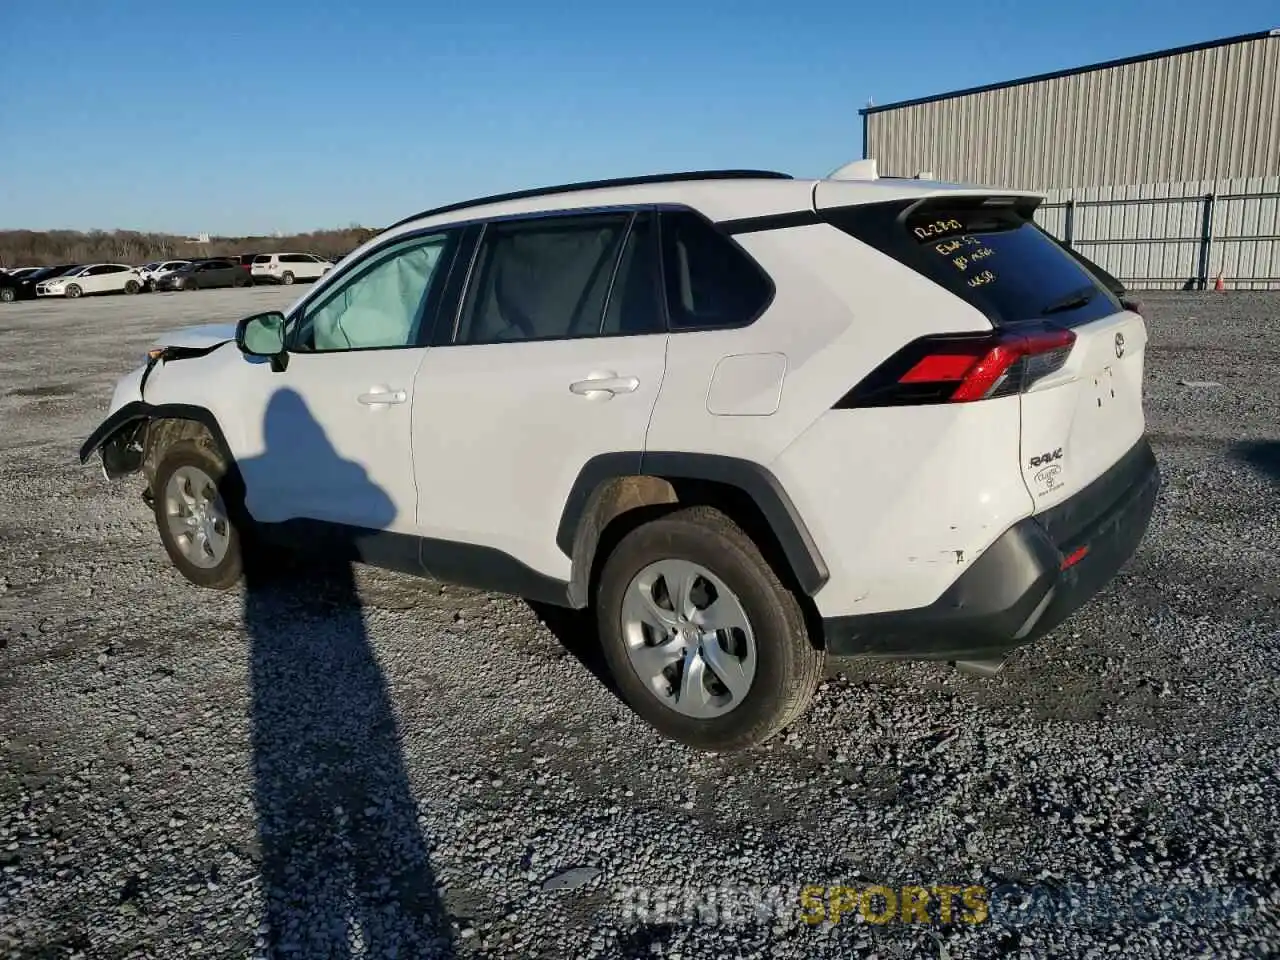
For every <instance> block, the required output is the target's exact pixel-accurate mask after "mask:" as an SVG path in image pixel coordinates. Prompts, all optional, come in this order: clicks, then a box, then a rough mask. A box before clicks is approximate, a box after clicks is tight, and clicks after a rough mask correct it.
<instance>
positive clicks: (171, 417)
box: [80, 400, 233, 476]
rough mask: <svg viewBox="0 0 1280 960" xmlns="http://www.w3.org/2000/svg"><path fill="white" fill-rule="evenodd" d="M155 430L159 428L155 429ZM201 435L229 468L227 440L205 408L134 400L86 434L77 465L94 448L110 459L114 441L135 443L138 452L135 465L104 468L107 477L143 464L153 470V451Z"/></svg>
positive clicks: (121, 463)
mask: <svg viewBox="0 0 1280 960" xmlns="http://www.w3.org/2000/svg"><path fill="white" fill-rule="evenodd" d="M157 427H160V428H161V429H160V430H157V429H156V428H157ZM144 431H145V432H144ZM140 434H141V435H140ZM202 435H206V436H208V438H209V440H210V441H211V442H212V444H213V445H214V446H215V447H216V448H217V449H218V452H219V454H221V456H222V457H223V458H224V460H225V461H226V462H227V465H228V466H231V465H232V462H233V458H232V456H231V449H230V447H228V446H227V439H226V437H225V436H224V434H223V432H222V427H221V426H219V424H218V420H217V418H216V417H215V416H214V415H213V413H212V412H210V411H209V410H208V409H206V408H205V407H199V406H195V405H193V404H185V403H165V404H150V403H147V402H146V401H144V400H134V401H132V402H131V403H126V404H125V405H124V406H123V407H121V408H120V409H119V410H117V411H116V412H115V413H113V414H111V416H109V417H107V419H105V420H104V421H102V423H101V424H99V425H98V428H97V429H96V430H94V431H93V433H92V434H90V435H89V438H88V439H87V440H85V442H84V444H83V445H81V447H80V462H81V463H84V462H86V461H87V460H88V459H89V457H91V456H93V454H94V452H95V451H97V450H98V449H102V450H103V455H104V458H110V457H112V456H113V454H112V453H111V451H113V450H114V449H115V448H116V445H117V442H118V441H121V440H124V441H127V442H133V441H139V442H140V443H141V448H142V449H141V452H140V455H139V456H138V457H137V462H136V463H134V462H133V461H132V459H128V460H119V459H117V460H116V468H117V469H116V472H115V473H114V474H111V471H110V467H109V468H108V472H109V475H116V476H118V475H121V474H124V473H132V472H134V471H136V470H138V469H142V468H144V467H145V466H147V465H150V466H151V467H154V463H155V459H156V454H157V451H158V450H162V449H163V448H164V447H167V446H168V445H169V444H171V443H174V442H176V441H178V440H182V439H194V438H198V437H200V436H202Z"/></svg>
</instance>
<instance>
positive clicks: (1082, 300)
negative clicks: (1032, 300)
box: [1040, 287, 1097, 317]
mask: <svg viewBox="0 0 1280 960" xmlns="http://www.w3.org/2000/svg"><path fill="white" fill-rule="evenodd" d="M1096 292H1097V291H1095V290H1094V288H1093V287H1081V288H1080V289H1079V290H1075V291H1073V292H1071V293H1069V294H1067V295H1066V296H1065V297H1063V298H1062V299H1061V300H1055V301H1053V303H1051V304H1049V305H1048V306H1047V307H1045V308H1044V309H1043V310H1041V311H1040V316H1042V317H1047V316H1049V314H1051V313H1061V312H1062V311H1063V310H1074V309H1075V308H1076V307H1083V306H1084V305H1085V304H1086V303H1088V302H1089V301H1090V300H1092V299H1093V295H1094V293H1096Z"/></svg>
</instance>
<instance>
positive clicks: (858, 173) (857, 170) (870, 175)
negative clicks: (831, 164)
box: [827, 158, 880, 180]
mask: <svg viewBox="0 0 1280 960" xmlns="http://www.w3.org/2000/svg"><path fill="white" fill-rule="evenodd" d="M827 179H828V180H879V179H880V174H878V173H877V172H876V161H875V159H874V158H873V159H870V160H854V161H853V162H852V163H846V164H845V165H844V166H843V167H840V168H839V169H837V170H832V171H831V172H830V173H829V174H827Z"/></svg>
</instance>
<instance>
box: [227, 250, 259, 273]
mask: <svg viewBox="0 0 1280 960" xmlns="http://www.w3.org/2000/svg"><path fill="white" fill-rule="evenodd" d="M257 256H258V254H256V253H237V254H235V255H233V256H230V257H228V258H227V259H228V260H234V261H235V262H236V263H238V264H240V269H241V270H243V271H244V272H245V273H249V272H250V271H251V270H252V268H253V261H254V260H255V259H256V258H257Z"/></svg>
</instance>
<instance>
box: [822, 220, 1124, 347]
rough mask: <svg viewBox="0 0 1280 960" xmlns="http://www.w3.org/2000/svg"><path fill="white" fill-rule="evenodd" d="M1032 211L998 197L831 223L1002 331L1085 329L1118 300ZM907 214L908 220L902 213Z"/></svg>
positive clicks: (1106, 312)
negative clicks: (1031, 324)
mask: <svg viewBox="0 0 1280 960" xmlns="http://www.w3.org/2000/svg"><path fill="white" fill-rule="evenodd" d="M1033 210H1034V206H1031V205H1028V204H1027V203H1025V202H1023V203H1022V204H1021V205H1018V204H1017V203H1010V202H1004V201H997V200H994V199H993V198H987V197H974V198H946V199H944V200H941V201H934V202H929V203H926V204H917V205H915V207H914V209H911V210H910V211H909V212H908V208H907V207H905V206H904V205H903V204H901V203H891V204H870V205H868V206H865V207H854V208H850V209H849V210H847V211H837V212H834V213H832V214H830V215H829V219H830V221H831V222H832V223H833V224H834V225H836V226H838V227H840V228H841V229H843V230H845V231H846V232H848V233H851V234H853V235H854V236H856V237H858V239H860V240H863V241H864V242H866V243H869V244H871V245H872V246H874V247H876V248H878V249H880V250H881V251H883V252H885V253H887V254H889V255H890V256H892V257H894V258H895V259H897V260H898V261H900V262H902V263H904V264H906V265H907V266H909V267H911V268H912V269H914V270H916V271H917V272H918V273H921V274H923V275H924V276H926V277H928V278H929V279H931V280H933V281H934V282H936V283H938V284H940V285H941V286H942V287H944V288H945V289H947V290H949V291H951V292H952V293H954V294H955V295H956V296H958V297H960V298H961V299H963V300H965V301H966V302H968V303H970V304H972V305H973V306H975V307H977V308H978V309H979V310H981V311H982V312H983V313H984V314H986V316H987V317H988V318H989V319H990V320H991V321H992V323H994V324H996V325H997V326H1009V325H1011V324H1017V323H1020V322H1028V321H1039V320H1041V319H1044V318H1049V319H1051V320H1052V321H1053V322H1055V323H1061V324H1063V325H1073V324H1078V323H1087V322H1089V321H1091V320H1096V319H1098V318H1099V317H1104V316H1107V315H1109V314H1111V313H1115V312H1116V311H1117V310H1118V309H1119V304H1118V303H1117V301H1116V299H1115V296H1114V295H1113V294H1112V293H1111V291H1109V290H1107V289H1105V288H1104V287H1103V286H1102V285H1101V284H1100V283H1099V282H1098V281H1097V279H1095V277H1094V276H1093V275H1092V274H1091V273H1089V272H1088V271H1087V270H1086V269H1085V268H1084V267H1083V266H1082V265H1081V263H1080V262H1079V261H1078V260H1076V259H1075V258H1074V257H1072V256H1071V255H1070V254H1069V253H1067V252H1066V251H1065V250H1064V249H1063V248H1062V247H1061V246H1060V245H1059V244H1057V243H1055V242H1054V241H1053V240H1052V239H1051V238H1050V237H1048V236H1047V235H1046V234H1045V233H1044V232H1043V231H1042V230H1040V229H1039V228H1038V227H1037V226H1036V225H1035V224H1034V223H1033V222H1032V221H1031V219H1030V218H1031V214H1032V212H1033ZM904 213H905V215H904Z"/></svg>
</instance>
